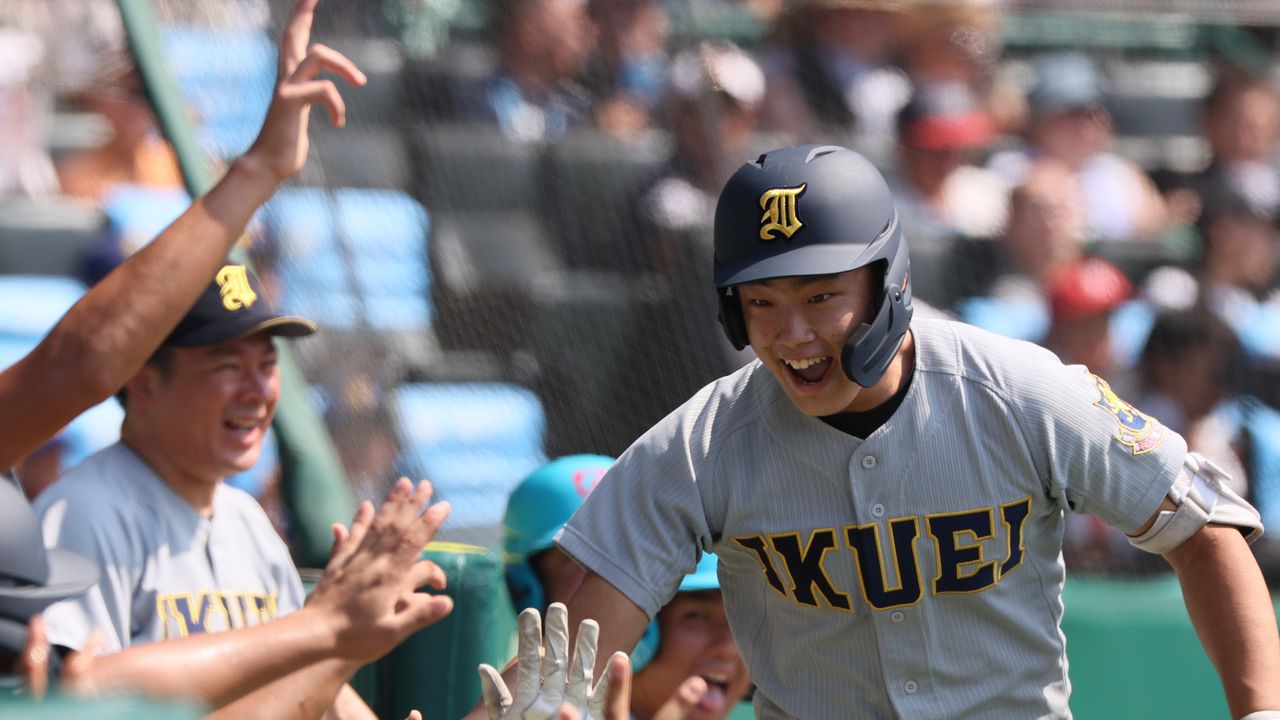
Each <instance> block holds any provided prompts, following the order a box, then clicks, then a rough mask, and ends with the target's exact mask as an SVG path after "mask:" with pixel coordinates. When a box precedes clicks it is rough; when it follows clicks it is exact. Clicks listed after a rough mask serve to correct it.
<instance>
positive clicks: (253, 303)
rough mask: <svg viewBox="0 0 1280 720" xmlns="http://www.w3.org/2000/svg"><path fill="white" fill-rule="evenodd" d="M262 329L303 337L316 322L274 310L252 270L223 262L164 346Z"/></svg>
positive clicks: (215, 341)
mask: <svg viewBox="0 0 1280 720" xmlns="http://www.w3.org/2000/svg"><path fill="white" fill-rule="evenodd" d="M264 330H265V331H267V332H269V333H270V334H272V335H280V336H283V337H306V336H307V335H310V334H312V333H314V332H315V331H316V324H315V323H314V322H312V321H310V320H308V319H307V318H304V317H301V316H298V315H282V314H280V313H277V312H276V311H275V309H274V308H272V307H271V304H270V303H269V302H268V301H267V298H266V295H265V294H264V293H263V292H262V283H260V282H259V281H258V277H257V276H256V275H254V274H253V271H251V270H249V269H248V268H247V267H245V266H244V265H224V266H223V267H222V269H221V270H219V271H218V274H217V275H216V276H215V277H214V279H213V283H212V284H210V285H209V287H208V288H206V289H205V291H204V292H203V293H202V294H201V295H200V298H199V299H198V300H196V304H195V305H193V306H192V307H191V309H190V310H188V311H187V315H186V317H184V318H182V320H181V321H180V322H179V323H178V326H177V327H176V328H174V329H173V332H171V333H169V337H167V338H165V341H164V347H183V348H192V347H208V346H210V345H221V344H222V343H227V342H232V341H235V340H240V339H242V338H246V337H248V336H250V335H253V334H254V333H258V332H262V331H264Z"/></svg>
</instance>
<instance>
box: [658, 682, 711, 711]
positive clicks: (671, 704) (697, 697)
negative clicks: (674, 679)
mask: <svg viewBox="0 0 1280 720" xmlns="http://www.w3.org/2000/svg"><path fill="white" fill-rule="evenodd" d="M708 689H709V688H708V687H707V681H706V680H703V679H702V677H701V676H698V675H694V676H692V677H688V678H685V681H684V682H682V683H680V686H679V687H677V688H676V691H675V692H674V693H673V694H672V695H671V697H670V698H669V699H668V700H667V701H666V702H665V703H663V704H662V707H660V708H658V711H657V712H655V713H654V714H653V717H652V718H650V720H685V718H687V717H689V715H691V714H692V713H693V710H694V708H695V707H697V705H698V703H699V702H701V700H702V698H703V697H704V696H705V695H706V694H707V690H708Z"/></svg>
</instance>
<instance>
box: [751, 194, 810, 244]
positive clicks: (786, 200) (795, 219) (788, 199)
mask: <svg viewBox="0 0 1280 720" xmlns="http://www.w3.org/2000/svg"><path fill="white" fill-rule="evenodd" d="M807 186H808V183H805V184H804V185H801V186H800V187H793V188H774V189H772V190H765V191H764V194H763V195H761V196H760V209H761V210H763V211H764V214H763V215H761V216H760V239H761V240H774V239H776V238H777V236H776V235H774V233H778V232H780V233H782V234H783V235H785V236H786V237H787V238H788V239H790V237H791V236H792V235H794V234H795V233H796V231H797V230H799V229H800V228H802V227H804V223H802V222H800V217H799V216H797V215H796V199H797V198H799V197H800V194H801V193H803V192H804V189H805V187H807Z"/></svg>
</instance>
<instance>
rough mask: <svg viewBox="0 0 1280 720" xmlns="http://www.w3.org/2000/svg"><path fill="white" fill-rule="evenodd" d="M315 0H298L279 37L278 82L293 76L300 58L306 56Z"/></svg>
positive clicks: (300, 60)
mask: <svg viewBox="0 0 1280 720" xmlns="http://www.w3.org/2000/svg"><path fill="white" fill-rule="evenodd" d="M316 2H317V0H298V4H297V5H295V6H293V12H292V13H290V14H289V20H288V22H286V23H285V26H284V33H283V34H282V35H281V36H280V67H279V74H278V75H277V76H276V77H277V78H278V79H279V80H284V79H285V78H287V77H289V76H290V75H291V74H293V69H294V68H296V67H298V63H300V62H302V58H303V57H305V56H306V54H307V44H308V43H310V42H311V20H312V18H314V17H315V9H316Z"/></svg>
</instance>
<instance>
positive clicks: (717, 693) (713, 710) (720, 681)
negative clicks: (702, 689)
mask: <svg viewBox="0 0 1280 720" xmlns="http://www.w3.org/2000/svg"><path fill="white" fill-rule="evenodd" d="M702 679H703V680H706V681H707V694H706V695H703V696H702V699H701V700H699V701H698V705H697V707H698V709H699V710H701V711H702V712H704V713H709V714H712V715H715V714H719V713H721V712H723V711H724V706H725V703H726V702H727V701H728V699H729V698H728V692H729V676H727V675H703V676H702Z"/></svg>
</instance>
